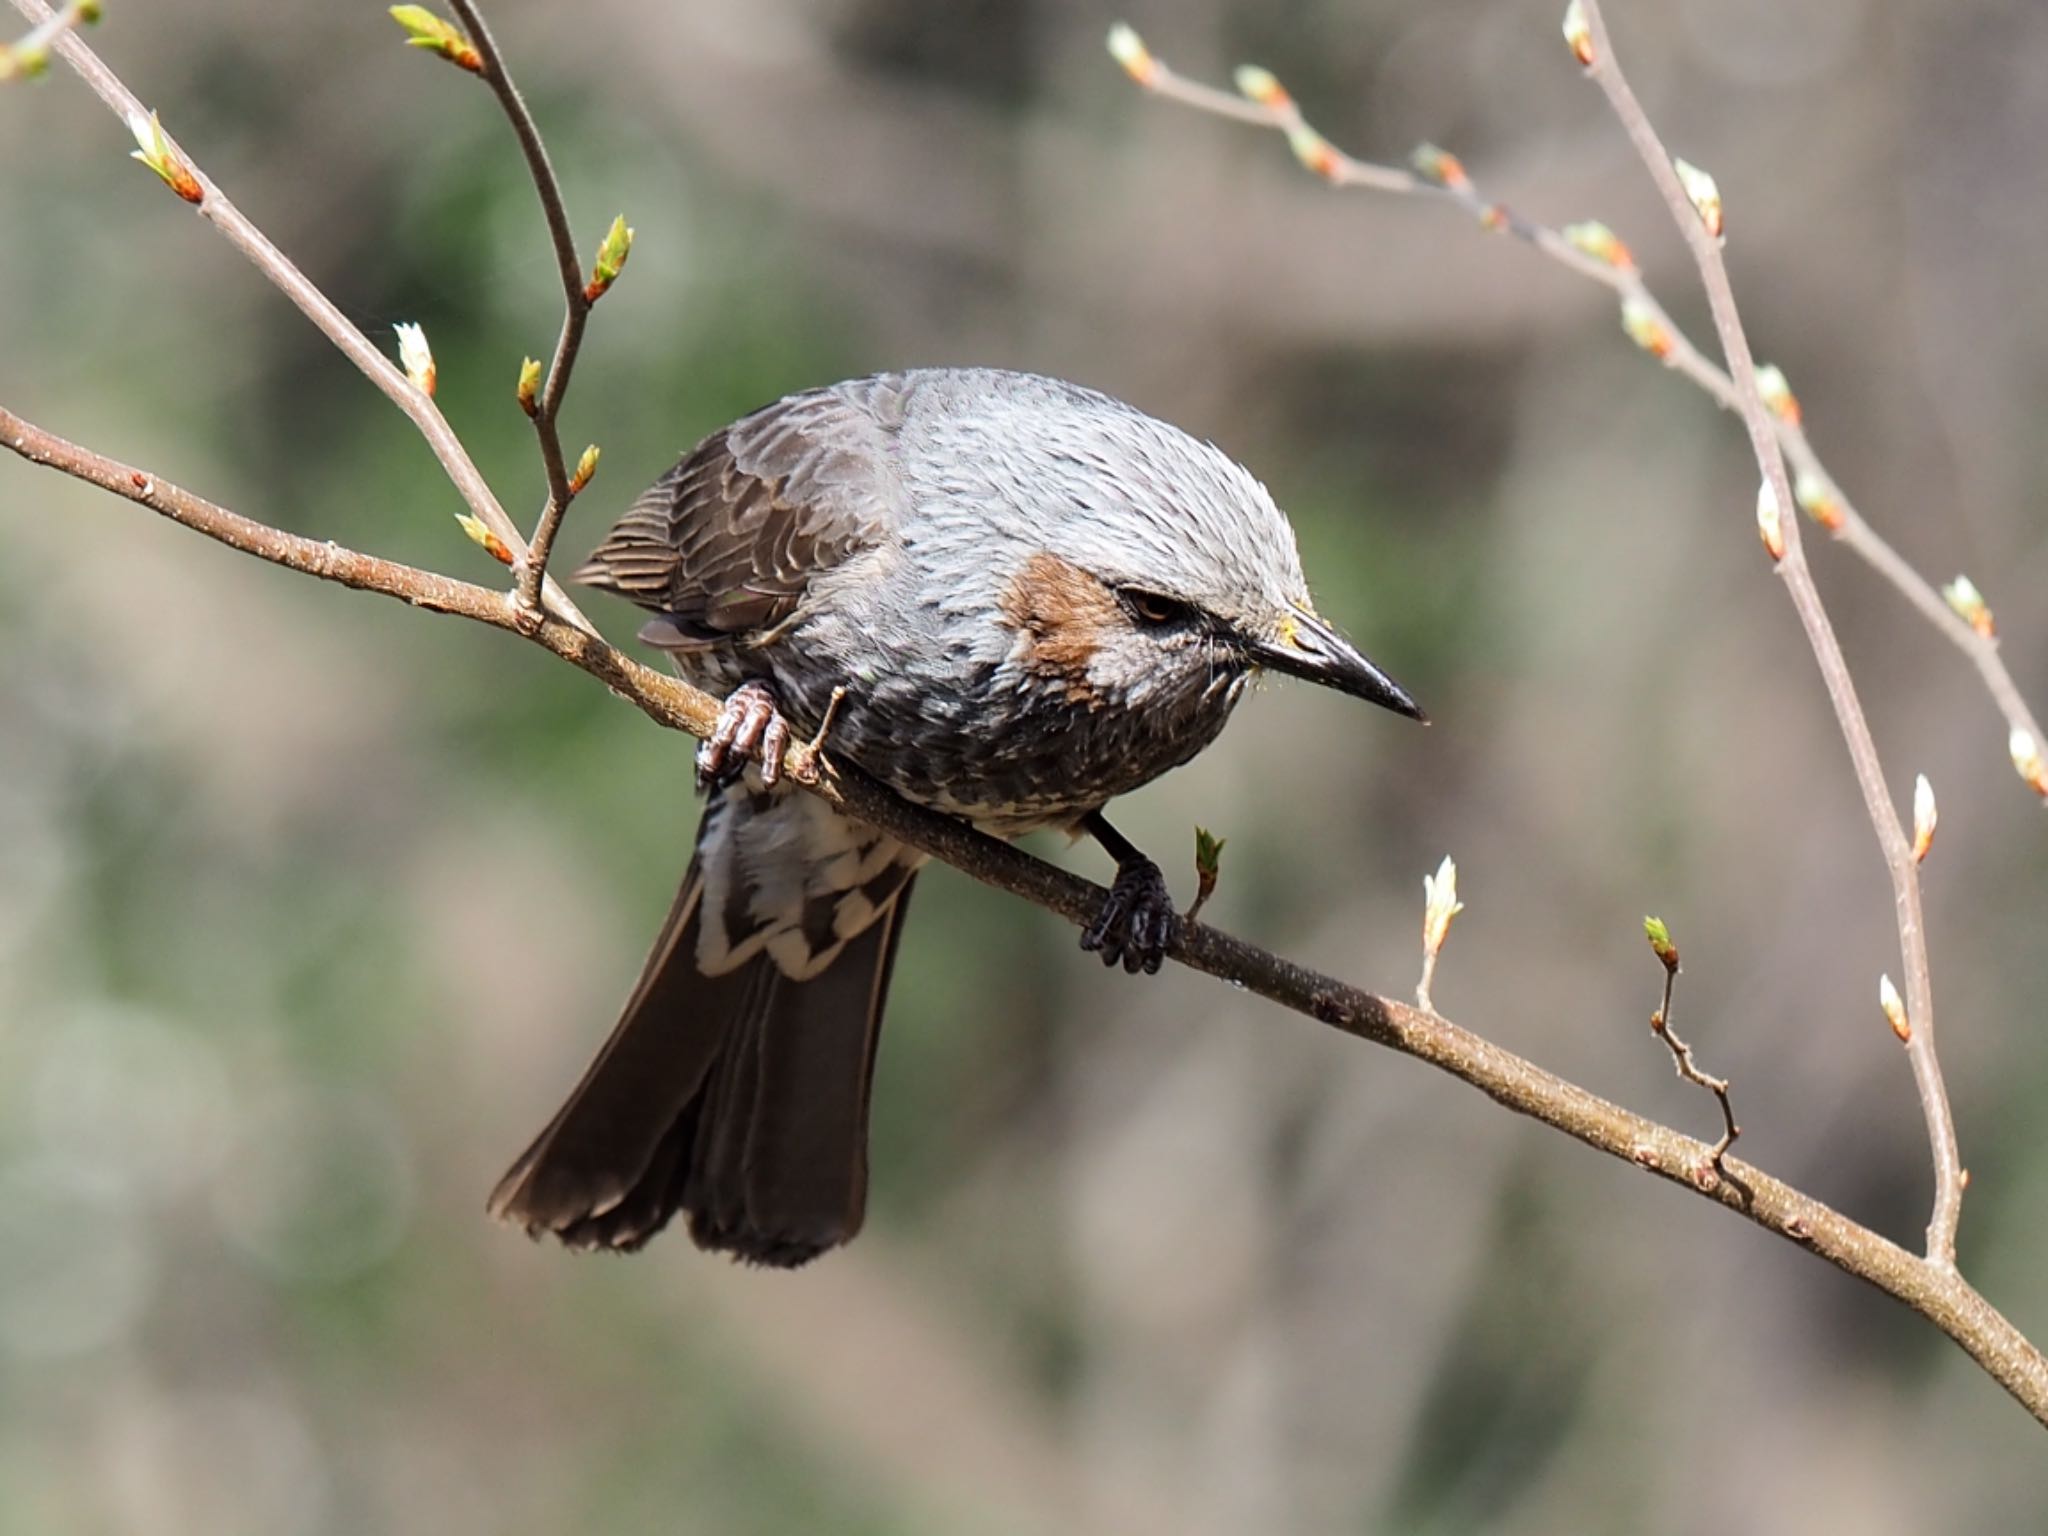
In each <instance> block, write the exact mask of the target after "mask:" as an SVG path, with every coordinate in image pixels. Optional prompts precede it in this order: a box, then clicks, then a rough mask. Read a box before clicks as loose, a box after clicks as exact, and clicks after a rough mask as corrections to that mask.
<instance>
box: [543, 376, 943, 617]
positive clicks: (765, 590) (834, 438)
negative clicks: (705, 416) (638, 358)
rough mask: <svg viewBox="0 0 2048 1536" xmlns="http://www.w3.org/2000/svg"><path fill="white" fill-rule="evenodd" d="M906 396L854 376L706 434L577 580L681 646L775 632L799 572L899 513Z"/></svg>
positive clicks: (881, 530)
mask: <svg viewBox="0 0 2048 1536" xmlns="http://www.w3.org/2000/svg"><path fill="white" fill-rule="evenodd" d="M903 395H904V390H903V388H902V387H901V385H900V384H899V383H897V382H894V381H890V380H887V379H871V380H863V381H861V382H860V383H859V384H855V385H839V386H836V387H835V388H832V389H827V390H816V391H812V392H811V393H808V394H801V395H791V396H790V397H788V398H787V399H784V400H778V401H777V402H776V403H775V404H773V405H770V406H766V407H764V408H763V409H761V410H758V411H756V412H754V413H753V414H752V415H751V416H746V417H743V418H741V419H740V420H739V421H736V422H734V423H733V424H732V425H731V426H729V427H725V428H723V429H721V430H719V431H717V432H714V433H713V434H712V435H711V436H710V437H708V438H706V439H705V440H704V441H703V442H702V443H700V444H698V446H697V447H696V448H695V449H694V450H692V452H691V453H690V454H689V456H688V457H686V458H685V459H683V461H682V462H681V463H679V464H678V465H676V467H675V468H674V469H672V470H670V471H669V472H668V473H667V474H666V475H663V476H662V477H661V479H660V480H658V481H657V482H655V484H654V486H653V487H652V488H651V489H650V490H648V492H647V493H646V494H645V495H643V496H642V497H641V498H640V499H639V500H638V501H636V502H635V503H633V506H632V508H631V509H630V510H629V511H628V512H627V513H626V515H625V516H624V517H622V518H621V519H620V520H619V523H618V526H617V527H615V528H613V529H612V531H611V532H610V533H609V534H608V535H606V537H605V540H604V542H603V543H602V544H600V545H599V546H598V547H597V548H596V550H594V551H593V552H592V553H591V556H590V559H589V560H588V561H587V562H586V563H585V564H584V566H583V567H582V569H580V570H578V571H577V572H576V579H577V580H578V581H581V582H584V583H586V584H587V585H590V586H593V587H597V588H600V589H602V590H604V591H608V592H616V593H618V594H619V595H620V596H622V597H625V598H628V599H630V600H631V601H633V602H635V603H638V604H639V605H640V606H641V607H643V608H648V609H652V610H653V611H654V612H656V613H659V614H661V615H662V616H663V617H664V618H665V619H667V620H668V621H669V622H670V623H671V624H672V625H673V626H674V628H675V629H676V630H677V631H679V636H678V638H680V639H681V640H683V641H685V642H687V641H690V640H704V641H710V640H715V639H718V638H719V637H721V636H726V635H735V634H743V633H749V632H758V631H762V630H768V629H772V628H774V627H775V626H776V625H777V624H779V623H781V622H782V621H783V620H784V619H786V618H788V617H789V615H790V614H791V613H792V612H793V611H795V609H796V607H797V605H798V604H799V603H800V602H801V601H802V600H803V596H804V592H805V590H806V588H807V587H808V586H809V584H810V581H811V578H812V577H813V576H815V575H817V574H818V573H819V572H820V571H823V570H829V569H830V568H831V567H833V566H835V565H837V564H839V563H840V562H841V561H843V560H845V559H847V558H848V557H849V556H851V555H854V554H856V553H858V552H859V551H861V550H863V549H866V548H868V547H870V546H871V545H873V544H875V543H877V542H878V541H879V540H880V539H881V538H882V537H883V536H884V534H885V533H886V532H887V530H888V529H889V528H890V527H891V526H893V525H894V524H895V523H896V522H897V520H898V519H899V518H900V516H901V510H902V509H901V506H900V505H899V503H900V501H901V497H902V491H901V486H900V483H899V481H898V479H897V476H896V474H895V471H894V469H893V467H892V462H891V454H892V449H893V444H892V439H893V437H894V435H895V428H896V426H897V424H898V423H900V421H901V419H902V410H903V406H904V399H903Z"/></svg>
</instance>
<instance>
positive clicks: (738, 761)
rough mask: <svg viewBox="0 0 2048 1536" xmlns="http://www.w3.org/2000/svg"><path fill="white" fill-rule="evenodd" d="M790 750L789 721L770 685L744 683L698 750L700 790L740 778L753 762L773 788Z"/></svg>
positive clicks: (734, 692) (723, 709)
mask: <svg viewBox="0 0 2048 1536" xmlns="http://www.w3.org/2000/svg"><path fill="white" fill-rule="evenodd" d="M788 750H789V722H788V721H787V720H786V719H784V718H783V715H782V711H781V709H780V708H778V707H777V705H776V703H775V694H774V692H773V691H772V690H771V689H770V688H769V687H768V685H767V684H766V683H742V684H740V686H739V687H737V688H735V689H734V690H733V691H732V693H731V695H730V696H729V697H728V698H727V699H726V701H725V704H724V706H723V707H722V708H721V709H720V710H719V711H718V724H717V725H716V726H715V727H713V728H712V732H711V734H710V735H709V736H707V737H705V738H704V740H703V742H702V744H700V745H699V746H698V748H697V787H698V788H699V789H709V788H711V787H712V786H713V785H714V784H722V783H724V782H726V781H727V780H729V779H732V778H735V777H737V776H738V775H739V774H741V773H743V772H744V771H745V770H746V766H747V764H748V762H749V761H752V762H756V763H759V764H760V765H761V782H762V783H763V784H764V785H766V786H767V787H769V788H770V789H773V788H774V787H775V782H776V780H778V779H780V778H781V777H782V755H783V754H784V753H785V752H787V751H788Z"/></svg>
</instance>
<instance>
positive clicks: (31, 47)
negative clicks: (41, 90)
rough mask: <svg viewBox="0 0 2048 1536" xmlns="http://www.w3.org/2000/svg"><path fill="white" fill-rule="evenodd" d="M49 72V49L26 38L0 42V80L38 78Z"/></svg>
mask: <svg viewBox="0 0 2048 1536" xmlns="http://www.w3.org/2000/svg"><path fill="white" fill-rule="evenodd" d="M49 72H50V50H49V49H47V48H44V47H42V46H40V45H39V44H36V43H31V42H28V41H26V40H24V41H22V42H19V43H13V44H6V43H0V80H40V79H41V78H42V77H43V76H44V75H47V74H48V73H49Z"/></svg>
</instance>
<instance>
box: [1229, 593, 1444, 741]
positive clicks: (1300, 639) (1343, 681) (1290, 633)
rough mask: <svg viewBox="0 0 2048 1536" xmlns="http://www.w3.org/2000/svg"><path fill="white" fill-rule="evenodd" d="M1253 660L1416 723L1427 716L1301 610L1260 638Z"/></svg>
mask: <svg viewBox="0 0 2048 1536" xmlns="http://www.w3.org/2000/svg"><path fill="white" fill-rule="evenodd" d="M1251 654H1252V659H1253V660H1254V661H1256V662H1257V663H1258V664H1259V665H1260V666H1262V667H1270V668H1272V669H1273V670H1274V671H1275V672H1285V673H1286V674H1287V675H1288V676H1290V677H1304V678H1307V679H1308V680H1309V681H1310V682H1312V683H1321V684H1322V685H1323V686H1324V687H1325V688H1334V689H1336V690H1337V691H1338V692H1339V693H1348V694H1350V695H1351V696H1352V697H1353V698H1355V699H1364V700H1365V701H1366V702H1368V703H1371V704H1377V705H1379V706H1380V707H1381V708H1382V709H1391V710H1392V711H1394V713H1395V714H1397V715H1406V716H1408V718H1409V719H1411V720H1420V721H1422V722H1423V723H1424V724H1425V725H1427V724H1428V723H1429V716H1427V715H1425V714H1424V713H1423V712H1422V709H1421V707H1420V706H1419V705H1417V704H1416V702H1415V701H1414V700H1413V699H1411V698H1409V697H1408V695H1407V693H1406V691H1405V690H1403V688H1402V687H1401V685H1400V684H1399V683H1397V682H1395V681H1394V680H1393V679H1392V678H1391V677H1389V676H1387V674H1386V673H1384V672H1382V671H1381V670H1380V669H1379V668H1378V667H1376V666H1374V665H1373V664H1372V663H1371V662H1370V661H1368V660H1366V658H1365V656H1364V655H1363V654H1362V653H1361V652H1360V651H1359V649H1358V647H1357V646H1355V645H1353V644H1352V643H1351V642H1350V641H1349V640H1346V639H1345V638H1344V637H1343V636H1342V635H1340V634H1338V633H1337V631H1336V630H1334V629H1332V628H1331V627H1330V626H1329V625H1328V624H1327V623H1325V622H1324V621H1323V620H1322V619H1321V618H1319V617H1317V616H1316V615H1315V614H1313V613H1309V612H1307V611H1305V610H1303V609H1296V610H1294V611H1293V612H1292V613H1290V614H1288V615H1287V618H1286V620H1285V622H1284V623H1283V624H1282V625H1281V631H1280V635H1279V637H1278V638H1277V639H1272V640H1259V641H1255V642H1253V644H1252V646H1251Z"/></svg>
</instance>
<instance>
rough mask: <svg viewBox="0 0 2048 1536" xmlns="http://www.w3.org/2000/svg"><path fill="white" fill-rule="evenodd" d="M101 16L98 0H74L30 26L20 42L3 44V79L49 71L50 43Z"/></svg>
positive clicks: (0, 58)
mask: <svg viewBox="0 0 2048 1536" xmlns="http://www.w3.org/2000/svg"><path fill="white" fill-rule="evenodd" d="M99 19H100V7H99V0H72V3H71V4H70V5H67V6H65V7H63V8H62V9H61V10H57V11H53V12H51V13H50V15H49V16H47V17H45V18H44V19H43V20H42V21H39V22H37V23H36V25H34V26H33V27H31V28H29V30H28V32H27V33H26V34H25V35H24V36H23V37H22V38H21V40H20V41H19V42H16V43H13V44H8V43H0V81H7V80H36V79H40V78H41V77H42V76H44V75H46V74H48V73H49V72H50V47H51V44H53V43H54V42H56V40H57V39H58V37H59V36H61V35H62V34H63V33H65V32H68V31H70V30H71V29H72V28H73V27H89V26H91V25H92V24H93V23H94V22H96V21H98V20H99Z"/></svg>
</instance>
